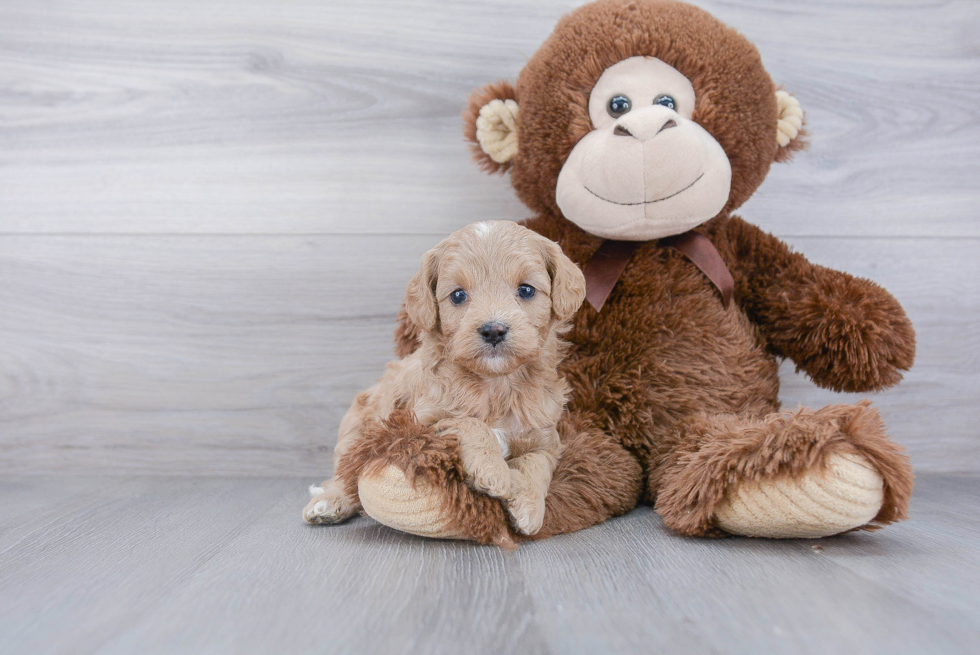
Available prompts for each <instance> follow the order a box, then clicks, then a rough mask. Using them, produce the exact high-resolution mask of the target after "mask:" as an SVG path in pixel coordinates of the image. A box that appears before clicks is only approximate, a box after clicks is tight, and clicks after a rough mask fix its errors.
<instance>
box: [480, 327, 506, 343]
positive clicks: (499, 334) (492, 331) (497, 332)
mask: <svg viewBox="0 0 980 655" xmlns="http://www.w3.org/2000/svg"><path fill="white" fill-rule="evenodd" d="M477 332H479V333H480V336H481V337H483V340H484V341H486V342H487V343H489V344H490V345H491V346H496V345H497V344H498V343H500V342H501V341H503V340H504V339H506V338H507V326H506V325H504V324H503V323H496V322H494V323H484V324H483V325H481V326H480V327H479V329H478V330H477Z"/></svg>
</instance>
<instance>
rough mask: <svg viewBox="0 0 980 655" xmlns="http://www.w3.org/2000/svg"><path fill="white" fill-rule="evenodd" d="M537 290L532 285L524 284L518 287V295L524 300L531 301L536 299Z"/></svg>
mask: <svg viewBox="0 0 980 655" xmlns="http://www.w3.org/2000/svg"><path fill="white" fill-rule="evenodd" d="M534 292H535V288H534V287H532V286H531V285H530V284H522V285H521V286H519V287H517V295H519V296H520V297H521V298H523V299H524V300H530V299H531V298H533V297H534Z"/></svg>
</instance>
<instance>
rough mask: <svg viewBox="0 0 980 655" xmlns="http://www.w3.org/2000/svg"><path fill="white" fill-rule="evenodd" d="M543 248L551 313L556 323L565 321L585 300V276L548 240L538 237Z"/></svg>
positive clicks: (555, 244) (559, 248)
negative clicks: (548, 283)
mask: <svg viewBox="0 0 980 655" xmlns="http://www.w3.org/2000/svg"><path fill="white" fill-rule="evenodd" d="M539 238H540V239H541V241H542V247H543V248H544V259H545V266H546V267H547V268H548V275H549V276H551V311H552V312H553V313H554V315H555V318H556V319H557V320H558V321H567V320H568V319H570V318H571V317H573V316H575V312H577V311H578V308H579V307H580V306H581V304H582V301H583V300H585V275H583V274H582V271H581V269H579V267H578V266H576V265H575V262H573V261H572V260H571V259H569V258H568V257H567V256H566V255H565V253H564V252H562V250H561V246H559V245H558V244H557V243H555V242H554V241H552V240H550V239H546V238H545V237H539Z"/></svg>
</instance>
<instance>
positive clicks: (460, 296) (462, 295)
mask: <svg viewBox="0 0 980 655" xmlns="http://www.w3.org/2000/svg"><path fill="white" fill-rule="evenodd" d="M449 300H450V301H451V302H452V303H453V304H454V305H462V304H463V303H464V302H466V292H465V291H463V290H462V289H456V290H455V291H453V292H452V293H451V294H449Z"/></svg>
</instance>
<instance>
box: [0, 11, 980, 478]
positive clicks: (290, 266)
mask: <svg viewBox="0 0 980 655" xmlns="http://www.w3.org/2000/svg"><path fill="white" fill-rule="evenodd" d="M577 4H578V3H575V2H567V1H560V0H554V1H552V0H547V1H541V2H534V3H528V2H523V1H519V0H494V1H492V2H486V1H481V2H470V1H462V2H457V1H454V2H451V3H449V2H446V3H444V2H437V1H436V0H416V1H413V2H405V1H402V2H395V1H393V0H374V1H367V0H359V1H358V2H324V1H323V0H318V1H316V2H313V1H307V2H278V1H275V0H235V1H234V2H232V1H231V0H221V1H216V2H190V1H188V0H182V1H181V0H176V1H175V0H167V1H163V0H147V1H144V2H123V1H121V0H102V1H99V2H95V1H92V2H58V1H55V0H31V2H4V3H3V4H2V8H0V472H57V471H65V472H74V473H82V472H120V473H143V472H150V473H207V474H261V475H264V474H270V475H271V474H290V473H296V474H298V475H309V476H316V475H319V474H322V473H323V472H325V471H326V470H327V469H328V468H329V461H330V446H331V444H332V443H333V441H334V438H335V430H336V426H337V422H338V420H339V418H340V416H341V414H342V413H343V411H344V410H345V409H346V407H347V405H348V404H349V402H350V400H351V399H352V397H353V395H354V394H355V393H356V392H357V391H358V390H360V389H361V388H363V387H365V386H366V385H367V384H369V383H370V382H371V381H372V380H373V379H374V378H375V377H376V376H377V375H378V374H379V372H380V370H381V367H382V365H383V363H384V362H385V361H386V360H387V359H388V358H390V357H391V333H392V327H393V316H394V313H395V311H396V309H397V307H398V304H399V302H400V297H401V293H402V291H403V289H404V284H405V282H406V281H407V279H408V278H409V277H410V275H411V273H412V272H413V270H414V268H415V267H416V266H417V262H418V259H419V257H420V255H421V254H422V253H423V252H424V251H425V250H426V249H428V248H429V247H430V246H431V245H433V244H434V243H436V242H437V241H438V240H439V239H440V238H441V237H442V236H444V235H445V234H446V233H448V232H450V231H451V230H453V229H455V228H458V227H460V226H462V225H465V224H466V223H469V222H471V221H474V220H482V219H501V218H505V219H518V218H523V217H525V216H527V215H528V212H527V210H525V209H524V208H523V207H522V206H521V205H520V204H519V203H518V202H517V201H516V200H515V199H514V197H513V193H512V192H511V190H510V188H509V185H508V182H507V179H506V178H500V177H487V176H484V175H482V174H481V173H479V172H478V171H477V170H476V168H475V167H474V166H472V165H471V164H470V163H469V155H468V152H467V149H466V147H465V145H464V143H463V141H462V138H461V136H460V118H459V115H460V111H461V109H462V107H463V103H464V101H465V99H466V96H467V94H468V93H469V91H470V90H471V89H473V88H475V87H477V86H479V85H481V84H483V83H485V82H488V81H492V80H496V79H500V78H514V77H515V76H516V74H517V72H518V71H519V70H520V68H521V66H522V64H523V62H524V61H525V60H526V58H527V56H529V55H530V54H531V53H533V52H534V50H535V49H536V48H537V47H538V45H539V44H540V43H541V41H542V40H543V39H544V38H545V37H546V36H547V35H548V34H549V32H550V31H551V29H552V27H553V26H554V24H555V22H556V21H557V19H558V18H559V16H561V14H563V13H564V12H565V11H567V10H569V9H571V8H573V7H574V6H576V5H577ZM698 4H700V5H701V6H703V7H704V8H706V9H708V10H709V11H711V12H712V13H714V14H715V15H716V16H718V17H719V18H721V19H722V20H724V21H726V22H728V23H729V24H730V25H732V26H734V27H736V28H738V29H739V30H741V31H742V32H743V33H745V34H746V35H747V36H748V37H749V38H750V39H752V40H753V41H754V42H755V43H756V44H757V45H758V47H759V49H760V51H761V52H762V56H763V60H764V61H765V63H766V65H767V67H768V69H769V71H770V72H771V73H772V75H773V77H774V78H775V79H776V80H777V81H778V82H779V83H782V84H784V85H785V87H786V88H787V89H789V90H790V91H792V92H794V93H795V94H796V95H797V97H799V98H800V100H801V102H802V104H803V106H804V108H805V109H806V110H807V116H808V121H809V129H810V131H811V133H812V139H811V143H812V146H811V149H810V151H809V152H807V153H804V154H802V155H800V156H798V157H797V159H796V161H795V162H793V163H792V164H789V165H783V166H775V167H774V168H773V170H772V172H771V173H770V176H769V179H768V180H767V181H766V183H765V185H764V186H763V187H762V188H761V189H760V191H759V192H758V193H757V194H756V196H755V197H754V198H753V199H752V200H751V201H750V202H749V203H748V204H747V205H746V206H745V207H744V209H743V211H742V212H741V214H742V215H743V216H744V217H746V218H748V219H749V220H752V221H755V222H756V223H758V224H759V225H761V226H762V227H763V228H765V229H767V230H770V231H773V232H775V233H776V234H777V235H779V236H781V237H783V238H785V239H786V240H787V241H789V242H790V243H791V244H792V245H793V246H795V247H796V248H798V249H799V250H801V251H802V252H804V253H806V254H807V255H808V256H809V257H810V258H811V259H812V260H814V261H816V262H819V263H822V264H825V265H828V266H833V267H838V268H842V269H845V270H847V271H850V272H852V273H854V274H857V275H861V276H865V277H869V278H871V279H874V280H876V281H878V282H880V283H881V284H883V285H885V286H886V287H887V288H889V289H890V290H891V291H892V292H894V294H895V295H896V296H897V297H898V298H899V300H900V301H901V302H902V303H903V304H904V305H905V307H906V309H907V310H908V312H909V314H910V315H911V317H912V319H913V321H914V322H915V325H916V328H917V331H918V336H919V354H918V361H917V363H916V366H915V368H914V369H913V371H912V372H911V373H910V374H909V375H908V376H907V378H906V380H905V382H904V383H903V384H902V385H901V386H899V387H898V388H896V389H894V390H891V391H888V392H886V393H884V394H881V395H879V396H877V398H876V403H877V404H878V405H879V406H880V407H881V409H882V411H883V413H884V416H885V418H886V420H887V422H888V423H889V425H890V428H891V432H892V434H893V435H894V438H895V439H896V440H897V441H899V442H900V443H902V444H904V445H905V446H907V447H908V449H909V451H910V452H911V454H912V457H913V461H914V463H915V465H916V466H917V467H918V469H919V470H920V471H977V470H980V405H978V402H977V401H978V399H980V220H978V216H977V214H978V209H977V207H978V205H980V185H978V182H980V121H978V107H980V84H978V80H980V50H978V47H977V45H978V44H977V35H978V34H980V6H978V5H977V4H976V3H973V2H941V3H940V2H935V1H927V0H906V1H904V2H896V3H884V2H862V3H854V2H851V1H850V0H838V1H836V2H830V1H822V2H819V3H816V2H812V0H799V1H786V0H779V1H778V2H777V1H776V0H768V1H763V0H745V1H737V2H735V1H733V2H721V1H700V2H699V3H698ZM783 379H784V390H783V399H784V402H785V403H786V404H788V405H795V404H797V403H803V404H812V405H821V404H825V403H828V402H834V401H837V400H839V401H842V402H843V401H849V400H853V399H856V398H858V397H860V396H853V397H852V396H839V395H835V394H831V393H829V392H824V391H821V390H818V389H816V388H815V387H814V386H813V385H812V384H810V383H809V382H808V381H806V380H805V379H804V378H803V377H801V376H798V375H796V374H795V373H794V372H793V368H792V366H791V365H786V366H784V368H783Z"/></svg>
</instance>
